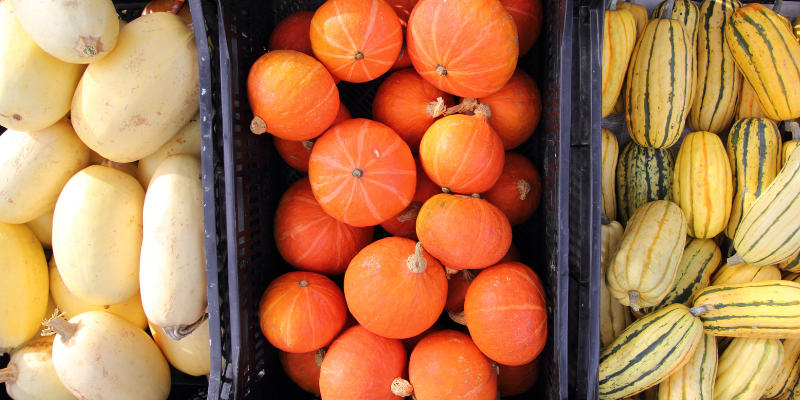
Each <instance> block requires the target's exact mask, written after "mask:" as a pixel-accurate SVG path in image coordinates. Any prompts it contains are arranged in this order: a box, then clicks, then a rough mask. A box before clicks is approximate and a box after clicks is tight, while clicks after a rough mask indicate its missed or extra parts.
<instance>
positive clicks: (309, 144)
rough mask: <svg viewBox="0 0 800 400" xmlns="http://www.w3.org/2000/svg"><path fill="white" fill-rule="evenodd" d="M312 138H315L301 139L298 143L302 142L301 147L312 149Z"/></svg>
mask: <svg viewBox="0 0 800 400" xmlns="http://www.w3.org/2000/svg"><path fill="white" fill-rule="evenodd" d="M314 140H315V139H312V140H303V141H302V142H300V143H302V144H303V147H305V148H306V150H308V151H311V149H313V148H314Z"/></svg>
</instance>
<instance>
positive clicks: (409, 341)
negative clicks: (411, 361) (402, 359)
mask: <svg viewBox="0 0 800 400" xmlns="http://www.w3.org/2000/svg"><path fill="white" fill-rule="evenodd" d="M442 329H444V327H442V326H441V325H439V323H438V322H434V323H433V325H431V327H430V328H428V329H426V330H425V332H422V333H420V334H419V335H417V336H412V337H410V338H405V339H400V341H401V342H403V346H405V348H406V351H407V352H408V354H411V352H412V351H414V347H417V344H418V343H419V342H421V341H422V339H425V338H426V337H427V336H428V335H430V334H431V333H433V332H438V331H440V330H442Z"/></svg>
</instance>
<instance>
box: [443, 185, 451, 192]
mask: <svg viewBox="0 0 800 400" xmlns="http://www.w3.org/2000/svg"><path fill="white" fill-rule="evenodd" d="M442 192H444V193H447V194H450V188H449V187H447V186H442Z"/></svg>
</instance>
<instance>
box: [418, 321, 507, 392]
mask: <svg viewBox="0 0 800 400" xmlns="http://www.w3.org/2000/svg"><path fill="white" fill-rule="evenodd" d="M408 375H409V380H410V381H411V385H413V386H414V396H415V397H416V398H417V400H429V399H472V400H495V399H496V398H497V371H496V369H495V367H494V365H492V362H491V361H490V360H489V359H488V358H486V356H485V355H483V353H481V351H480V350H479V349H478V347H477V346H475V343H473V342H472V339H470V337H469V336H467V335H466V334H464V333H461V332H458V331H453V330H443V331H439V332H434V333H431V334H430V335H428V336H427V337H426V338H425V339H422V341H420V342H419V344H417V346H416V347H415V348H414V351H413V352H411V358H410V360H409V362H408Z"/></svg>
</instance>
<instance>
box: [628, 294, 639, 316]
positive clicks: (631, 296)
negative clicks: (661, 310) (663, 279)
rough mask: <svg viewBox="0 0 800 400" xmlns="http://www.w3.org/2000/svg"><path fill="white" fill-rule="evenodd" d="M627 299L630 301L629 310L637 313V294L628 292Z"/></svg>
mask: <svg viewBox="0 0 800 400" xmlns="http://www.w3.org/2000/svg"><path fill="white" fill-rule="evenodd" d="M628 298H629V299H630V301H631V309H633V311H639V292H637V291H635V290H631V291H628Z"/></svg>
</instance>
